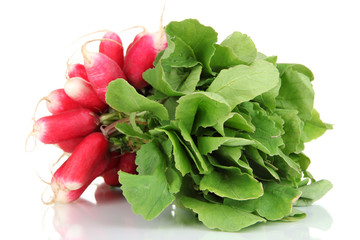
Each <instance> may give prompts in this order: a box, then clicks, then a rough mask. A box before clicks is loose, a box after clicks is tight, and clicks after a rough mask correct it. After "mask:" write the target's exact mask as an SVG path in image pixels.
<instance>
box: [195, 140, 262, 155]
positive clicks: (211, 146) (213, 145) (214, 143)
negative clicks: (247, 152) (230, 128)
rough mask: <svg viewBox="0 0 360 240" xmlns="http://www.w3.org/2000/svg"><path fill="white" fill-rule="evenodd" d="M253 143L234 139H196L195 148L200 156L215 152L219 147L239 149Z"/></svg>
mask: <svg viewBox="0 0 360 240" xmlns="http://www.w3.org/2000/svg"><path fill="white" fill-rule="evenodd" d="M254 143H255V142H254V141H251V140H248V139H245V138H234V137H198V138H197V146H198V148H199V151H200V153H201V154H203V155H206V154H209V153H212V152H213V151H215V150H217V149H218V148H219V147H220V146H230V147H234V146H236V147H239V146H245V145H250V144H254Z"/></svg>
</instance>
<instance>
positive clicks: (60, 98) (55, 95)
mask: <svg viewBox="0 0 360 240" xmlns="http://www.w3.org/2000/svg"><path fill="white" fill-rule="evenodd" d="M42 100H46V107H47V109H48V110H49V112H51V113H52V114H57V113H61V112H65V111H67V110H72V109H76V108H81V105H80V104H79V103H77V102H76V101H74V100H73V99H71V98H70V97H69V96H68V95H67V94H66V93H65V91H64V89H63V88H60V89H56V90H54V91H52V92H51V93H50V94H49V95H48V96H47V97H45V98H43V99H42Z"/></svg>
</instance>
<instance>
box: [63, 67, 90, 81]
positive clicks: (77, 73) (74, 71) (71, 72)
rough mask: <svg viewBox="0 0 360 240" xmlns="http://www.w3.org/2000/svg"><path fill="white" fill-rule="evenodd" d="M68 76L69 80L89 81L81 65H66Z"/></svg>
mask: <svg viewBox="0 0 360 240" xmlns="http://www.w3.org/2000/svg"><path fill="white" fill-rule="evenodd" d="M68 76H69V78H73V77H81V78H82V79H84V80H86V81H89V79H88V77H87V74H86V70H85V67H84V65H83V64H81V63H75V64H69V65H68Z"/></svg>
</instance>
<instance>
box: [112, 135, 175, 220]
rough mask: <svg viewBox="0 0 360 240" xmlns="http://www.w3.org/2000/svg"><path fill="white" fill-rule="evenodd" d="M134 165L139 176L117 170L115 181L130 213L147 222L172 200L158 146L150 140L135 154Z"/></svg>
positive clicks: (161, 152) (164, 160)
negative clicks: (117, 177) (117, 181)
mask: <svg viewBox="0 0 360 240" xmlns="http://www.w3.org/2000/svg"><path fill="white" fill-rule="evenodd" d="M136 164H137V165H138V168H137V170H138V172H139V175H133V174H129V173H126V172H122V171H120V172H119V182H120V183H121V184H122V186H121V189H122V191H123V194H124V196H125V198H126V200H127V201H128V202H129V203H130V204H131V206H132V209H133V211H134V213H136V214H140V215H141V216H143V218H145V219H146V220H151V219H154V218H155V217H157V216H158V215H159V214H160V213H161V212H162V211H163V210H164V209H165V208H166V207H167V206H168V205H169V204H170V203H171V202H172V201H173V200H174V199H175V197H174V196H173V195H172V194H171V193H170V192H169V186H168V183H167V178H166V175H165V168H166V156H165V154H164V153H163V151H162V150H161V148H160V146H159V144H158V143H157V142H155V141H152V142H150V143H147V144H145V145H143V146H142V147H141V149H140V150H139V151H138V152H137V156H136Z"/></svg>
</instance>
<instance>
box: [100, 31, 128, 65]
mask: <svg viewBox="0 0 360 240" xmlns="http://www.w3.org/2000/svg"><path fill="white" fill-rule="evenodd" d="M103 39H104V41H101V42H100V45H99V52H100V53H103V54H105V55H106V56H108V57H109V58H111V59H112V60H114V61H115V62H116V63H117V64H118V65H119V66H120V68H123V66H124V47H123V45H122V41H121V39H120V37H119V35H118V34H116V33H114V32H110V31H108V32H106V33H105V35H104V36H103ZM108 39H109V40H112V41H109V40H108Z"/></svg>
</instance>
